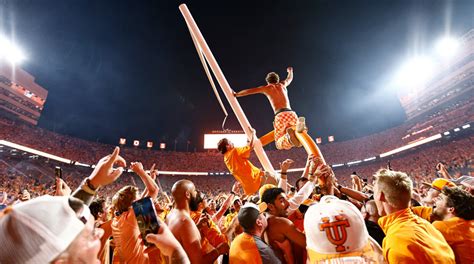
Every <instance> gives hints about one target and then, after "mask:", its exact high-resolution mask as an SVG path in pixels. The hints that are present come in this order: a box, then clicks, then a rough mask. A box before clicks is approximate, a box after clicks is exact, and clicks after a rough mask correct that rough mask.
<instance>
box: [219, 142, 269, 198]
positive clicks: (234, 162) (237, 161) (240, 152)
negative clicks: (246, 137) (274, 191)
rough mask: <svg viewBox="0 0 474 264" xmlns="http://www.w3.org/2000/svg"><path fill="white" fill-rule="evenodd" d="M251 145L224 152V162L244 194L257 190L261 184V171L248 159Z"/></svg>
mask: <svg viewBox="0 0 474 264" xmlns="http://www.w3.org/2000/svg"><path fill="white" fill-rule="evenodd" d="M250 152H251V147H250V146H245V147H240V148H233V149H231V150H228V151H227V152H226V153H225V154H224V162H225V164H226V166H227V168H228V169H229V171H230V172H231V173H232V175H233V176H234V177H235V178H236V179H237V180H238V181H239V182H240V183H241V185H242V188H243V189H244V191H245V194H247V195H250V194H254V193H255V192H257V190H258V188H260V185H261V176H262V175H263V174H264V172H263V171H261V170H259V169H258V168H257V167H255V166H254V165H253V164H252V163H251V162H250V161H249V158H250Z"/></svg>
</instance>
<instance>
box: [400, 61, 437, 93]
mask: <svg viewBox="0 0 474 264" xmlns="http://www.w3.org/2000/svg"><path fill="white" fill-rule="evenodd" d="M433 70H434V62H433V60H431V59H430V58H428V57H424V56H418V57H414V58H412V59H410V60H408V61H407V62H406V63H405V64H403V66H402V67H401V68H400V70H399V71H398V73H397V74H396V82H397V83H398V84H399V85H402V86H410V87H412V86H418V85H422V84H423V83H424V82H426V81H427V80H429V78H430V77H431V76H432V74H433Z"/></svg>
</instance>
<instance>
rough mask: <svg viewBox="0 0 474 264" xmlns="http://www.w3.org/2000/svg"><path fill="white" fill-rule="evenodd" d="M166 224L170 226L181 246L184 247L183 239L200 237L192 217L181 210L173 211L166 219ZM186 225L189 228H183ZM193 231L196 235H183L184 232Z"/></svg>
mask: <svg viewBox="0 0 474 264" xmlns="http://www.w3.org/2000/svg"><path fill="white" fill-rule="evenodd" d="M166 224H167V225H168V227H169V229H170V230H171V233H173V235H174V236H175V237H176V239H177V240H178V241H179V243H180V244H181V245H183V241H182V240H183V237H185V236H186V237H193V236H199V240H200V236H201V235H200V234H199V230H198V229H197V227H196V225H195V224H194V221H193V220H192V219H191V217H190V216H189V215H187V214H185V213H183V212H181V211H180V210H176V209H173V210H172V211H171V212H170V213H169V214H168V216H167V217H166ZM184 225H188V227H187V228H183V227H184ZM189 229H191V230H192V231H193V233H194V234H183V231H185V230H189Z"/></svg>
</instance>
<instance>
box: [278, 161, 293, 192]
mask: <svg viewBox="0 0 474 264" xmlns="http://www.w3.org/2000/svg"><path fill="white" fill-rule="evenodd" d="M293 163H294V161H293V160H291V159H286V160H284V161H283V162H282V163H280V170H281V171H280V181H278V187H279V188H282V189H283V190H284V191H285V193H286V191H287V180H288V176H287V174H286V173H287V171H288V169H289V168H290V167H291V165H292V164H293Z"/></svg>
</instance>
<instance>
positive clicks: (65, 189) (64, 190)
mask: <svg viewBox="0 0 474 264" xmlns="http://www.w3.org/2000/svg"><path fill="white" fill-rule="evenodd" d="M69 195H71V188H69V186H68V185H67V184H66V183H65V182H64V181H63V179H61V178H59V177H56V193H55V196H69Z"/></svg>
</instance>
